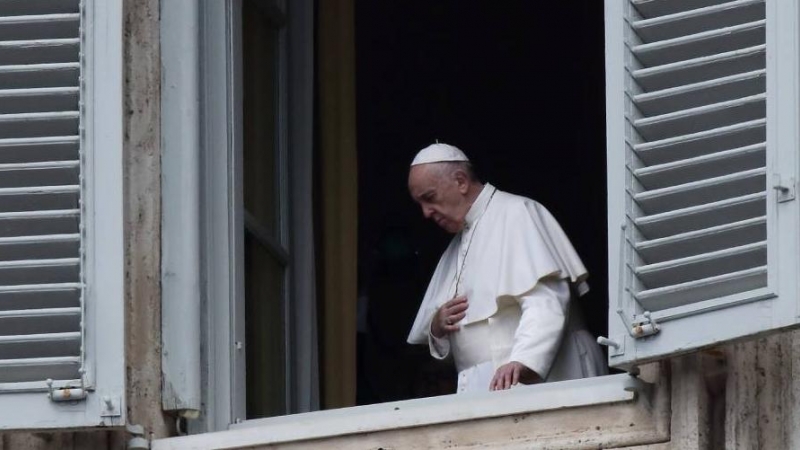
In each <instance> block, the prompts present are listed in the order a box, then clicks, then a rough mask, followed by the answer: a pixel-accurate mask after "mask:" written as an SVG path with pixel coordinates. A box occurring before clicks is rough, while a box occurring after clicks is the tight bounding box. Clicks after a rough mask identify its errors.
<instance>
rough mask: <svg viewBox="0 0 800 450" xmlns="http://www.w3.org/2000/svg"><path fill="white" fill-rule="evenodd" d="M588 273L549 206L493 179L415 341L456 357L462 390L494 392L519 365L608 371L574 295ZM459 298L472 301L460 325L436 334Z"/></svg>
mask: <svg viewBox="0 0 800 450" xmlns="http://www.w3.org/2000/svg"><path fill="white" fill-rule="evenodd" d="M587 275H588V274H587V272H586V269H585V268H584V266H583V263H582V262H581V260H580V258H579V257H578V255H577V253H576V252H575V250H574V248H573V247H572V244H571V243H570V242H569V239H567V236H566V235H565V234H564V232H563V230H562V229H561V227H560V226H559V225H558V223H557V222H556V220H555V219H554V218H553V216H552V215H551V214H550V213H549V212H548V211H547V210H546V209H545V208H544V206H542V205H540V204H539V203H537V202H535V201H533V200H531V199H528V198H525V197H520V196H518V195H513V194H509V193H507V192H503V191H499V190H497V189H496V188H495V187H494V186H492V185H490V184H486V185H485V186H484V188H483V190H482V191H481V193H480V195H479V196H478V198H477V199H476V200H475V203H473V205H472V206H471V207H470V210H469V212H468V213H467V216H466V218H465V226H464V229H463V230H462V231H461V232H460V233H459V234H457V235H456V236H455V237H454V238H453V240H452V242H451V243H450V246H449V247H447V250H445V252H444V254H443V255H442V257H441V259H440V260H439V265H438V266H437V267H436V271H435V272H434V274H433V277H432V278H431V281H430V284H429V285H428V290H427V292H426V293H425V298H424V299H423V301H422V305H421V306H420V309H419V312H418V313H417V318H416V320H415V321H414V325H413V326H412V328H411V333H410V334H409V336H408V342H409V343H411V344H426V343H427V344H428V345H429V347H430V351H431V355H433V356H434V357H435V358H438V359H443V358H446V357H447V356H448V355H449V354H450V353H452V355H453V359H454V360H455V364H456V369H457V370H458V392H469V391H487V390H489V384H490V382H491V380H492V377H493V376H494V373H495V371H496V370H497V369H498V368H499V367H500V366H502V365H503V364H506V363H508V362H510V361H517V362H520V363H522V364H524V365H525V366H526V367H528V368H530V369H532V370H533V371H535V372H536V373H537V374H539V376H541V377H542V378H543V379H544V380H545V381H563V380H570V379H575V378H585V377H591V376H596V375H603V374H605V373H606V372H607V369H606V365H605V361H604V358H603V354H602V352H601V351H600V348H599V346H598V344H597V342H596V341H595V339H594V337H593V336H592V335H591V334H590V333H589V332H588V331H587V330H586V329H585V327H584V325H583V321H582V317H581V314H580V312H579V311H578V308H577V307H576V306H575V305H573V302H572V301H571V296H572V294H573V293H575V294H576V295H582V294H584V293H585V292H586V291H588V286H587V285H586V282H585V280H586V277H587ZM457 295H465V296H466V297H467V299H468V302H469V307H468V309H467V311H466V317H465V318H464V319H463V320H462V321H461V322H459V325H461V329H460V330H459V331H457V332H454V333H450V334H449V335H448V336H447V337H445V338H442V339H437V338H435V337H433V335H431V333H430V327H431V321H432V319H433V317H434V315H435V313H436V311H437V310H438V309H439V307H440V306H442V305H443V304H444V303H445V302H447V301H449V300H450V299H452V298H454V297H456V296H457Z"/></svg>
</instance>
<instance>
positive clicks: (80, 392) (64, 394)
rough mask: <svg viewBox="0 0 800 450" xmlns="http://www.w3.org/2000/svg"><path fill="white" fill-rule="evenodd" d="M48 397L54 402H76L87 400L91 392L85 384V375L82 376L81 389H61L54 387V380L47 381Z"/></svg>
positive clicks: (66, 387)
mask: <svg viewBox="0 0 800 450" xmlns="http://www.w3.org/2000/svg"><path fill="white" fill-rule="evenodd" d="M46 383H47V390H48V393H47V396H48V397H49V398H50V400H51V401H53V402H74V401H78V400H86V397H88V396H89V391H87V390H86V385H85V384H84V380H83V375H81V385H80V387H73V386H69V385H67V386H64V387H60V388H54V387H53V380H51V379H49V378H48V379H47V381H46Z"/></svg>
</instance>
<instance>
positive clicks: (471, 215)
mask: <svg viewBox="0 0 800 450" xmlns="http://www.w3.org/2000/svg"><path fill="white" fill-rule="evenodd" d="M496 190H497V188H496V187H494V186H492V185H491V184H489V183H486V184H485V185H484V186H483V189H482V190H481V193H480V194H478V198H476V199H475V201H474V202H473V203H472V206H470V207H469V211H467V215H466V217H464V229H467V230H468V229H470V228H472V226H473V225H475V222H477V221H478V219H480V218H481V216H482V215H483V212H484V211H485V210H486V207H487V206H489V200H491V199H492V194H494V191H496Z"/></svg>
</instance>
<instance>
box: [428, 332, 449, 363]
mask: <svg viewBox="0 0 800 450" xmlns="http://www.w3.org/2000/svg"><path fill="white" fill-rule="evenodd" d="M428 347H429V348H430V351H431V356H433V357H434V358H436V359H445V358H447V356H448V355H449V354H450V338H449V337H447V336H445V337H443V338H438V337H436V336H434V335H433V331H432V330H431V329H430V327H428Z"/></svg>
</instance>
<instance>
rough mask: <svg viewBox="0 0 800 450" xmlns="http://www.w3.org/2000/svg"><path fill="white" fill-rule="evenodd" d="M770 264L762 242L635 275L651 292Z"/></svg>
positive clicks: (649, 266) (671, 262) (645, 268)
mask: <svg viewBox="0 0 800 450" xmlns="http://www.w3.org/2000/svg"><path fill="white" fill-rule="evenodd" d="M766 263H767V243H766V241H762V242H755V243H752V244H746V245H742V246H739V247H732V248H725V249H722V250H717V251H714V252H710V253H703V254H700V255H692V256H687V257H684V258H678V259H674V260H669V261H663V262H658V263H654V264H647V265H643V266H640V267H638V268H636V270H635V273H636V275H637V277H638V278H639V280H640V281H641V282H642V283H644V285H645V286H647V287H648V288H658V287H664V286H670V285H676V284H681V283H686V282H689V281H695V280H699V279H704V278H710V277H714V276H720V275H724V274H726V273H730V272H738V271H741V270H747V269H752V268H754V267H760V266H763V265H765V264H766Z"/></svg>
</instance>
